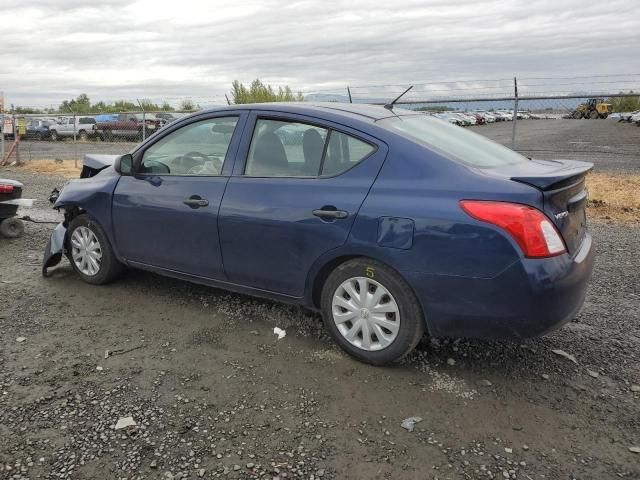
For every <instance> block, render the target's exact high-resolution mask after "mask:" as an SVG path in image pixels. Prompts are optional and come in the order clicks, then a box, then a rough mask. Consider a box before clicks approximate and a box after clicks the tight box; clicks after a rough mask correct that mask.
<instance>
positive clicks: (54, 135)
mask: <svg viewBox="0 0 640 480" xmlns="http://www.w3.org/2000/svg"><path fill="white" fill-rule="evenodd" d="M49 138H51V140H53V141H54V142H55V141H56V140H58V132H56V131H55V130H50V131H49Z"/></svg>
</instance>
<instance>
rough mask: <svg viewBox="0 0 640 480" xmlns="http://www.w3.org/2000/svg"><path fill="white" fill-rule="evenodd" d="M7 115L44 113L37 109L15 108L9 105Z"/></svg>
mask: <svg viewBox="0 0 640 480" xmlns="http://www.w3.org/2000/svg"><path fill="white" fill-rule="evenodd" d="M8 113H14V114H22V115H25V114H29V113H44V110H40V109H39V108H31V107H21V106H19V105H18V106H17V107H16V106H14V105H13V104H11V108H10V109H9V112H8Z"/></svg>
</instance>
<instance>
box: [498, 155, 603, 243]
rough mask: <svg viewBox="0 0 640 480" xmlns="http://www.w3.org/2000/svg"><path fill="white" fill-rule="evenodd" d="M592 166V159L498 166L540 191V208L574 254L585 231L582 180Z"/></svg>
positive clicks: (519, 180) (507, 175)
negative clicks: (541, 205)
mask: <svg viewBox="0 0 640 480" xmlns="http://www.w3.org/2000/svg"><path fill="white" fill-rule="evenodd" d="M592 168H593V164H592V163H589V162H579V161H575V160H531V161H530V162H526V163H520V164H517V165H511V166H509V167H506V168H504V169H500V170H501V171H500V175H501V176H503V175H504V176H506V177H507V178H509V179H510V180H513V181H515V182H519V183H524V184H527V185H531V186H532V187H535V188H537V189H538V190H540V191H541V192H542V197H543V210H544V212H545V213H546V214H547V215H548V216H549V218H550V219H551V221H552V222H553V223H554V224H555V226H556V227H557V228H558V231H559V232H560V233H561V235H562V238H563V239H564V241H565V244H566V246H567V250H568V252H569V253H570V254H574V253H575V252H576V251H577V250H578V249H579V248H580V245H581V244H582V240H583V239H584V236H585V233H586V231H587V219H586V207H587V198H588V194H587V189H586V186H585V183H586V175H587V173H588V172H589V171H590V170H591V169H592Z"/></svg>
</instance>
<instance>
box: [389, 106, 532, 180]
mask: <svg viewBox="0 0 640 480" xmlns="http://www.w3.org/2000/svg"><path fill="white" fill-rule="evenodd" d="M377 123H378V124H379V125H380V126H382V127H384V128H386V129H388V130H390V131H392V132H395V133H398V134H400V135H402V136H404V137H406V138H409V139H411V140H413V141H415V142H416V143H419V144H422V145H424V146H426V147H428V148H432V149H433V150H435V151H438V152H441V153H443V154H445V156H447V157H450V158H452V159H453V160H456V161H458V162H460V163H463V164H466V165H469V166H472V167H476V168H497V167H501V166H505V165H514V164H517V163H524V162H528V161H529V159H528V158H526V157H524V156H523V155H520V154H519V153H517V152H514V151H513V150H511V149H509V148H507V147H505V146H503V145H500V144H499V143H496V142H494V141H492V140H489V139H488V138H486V137H483V136H482V135H479V134H477V133H473V132H470V131H468V130H465V129H464V128H462V127H458V126H456V125H451V124H450V123H449V122H446V121H443V120H440V119H437V118H433V117H429V116H426V115H405V116H397V117H388V118H384V119H382V120H378V122H377Z"/></svg>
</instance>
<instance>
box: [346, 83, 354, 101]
mask: <svg viewBox="0 0 640 480" xmlns="http://www.w3.org/2000/svg"><path fill="white" fill-rule="evenodd" d="M347 94H348V95H349V103H353V99H352V98H351V88H349V85H347Z"/></svg>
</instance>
